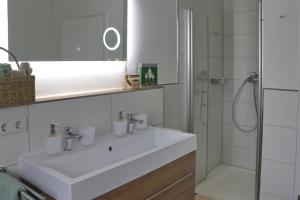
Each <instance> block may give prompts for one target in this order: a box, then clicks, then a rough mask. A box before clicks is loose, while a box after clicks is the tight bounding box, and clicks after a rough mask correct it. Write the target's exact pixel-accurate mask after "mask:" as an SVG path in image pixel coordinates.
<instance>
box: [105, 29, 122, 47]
mask: <svg viewBox="0 0 300 200" xmlns="http://www.w3.org/2000/svg"><path fill="white" fill-rule="evenodd" d="M103 43H104V46H105V47H106V48H107V49H108V50H110V51H115V50H116V49H118V48H119V46H120V44H121V36H120V33H119V31H118V30H117V29H116V28H113V27H110V28H107V29H106V30H105V31H104V34H103Z"/></svg>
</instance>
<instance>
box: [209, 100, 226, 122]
mask: <svg viewBox="0 0 300 200" xmlns="http://www.w3.org/2000/svg"><path fill="white" fill-rule="evenodd" d="M222 109H223V104H222V103H216V104H210V105H209V106H208V127H213V126H216V125H218V124H222V120H223V117H222Z"/></svg>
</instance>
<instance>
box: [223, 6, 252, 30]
mask: <svg viewBox="0 0 300 200" xmlns="http://www.w3.org/2000/svg"><path fill="white" fill-rule="evenodd" d="M256 17H257V14H256V11H245V12H237V13H227V14H225V16H224V34H225V35H232V34H255V33H256V27H257V25H256Z"/></svg>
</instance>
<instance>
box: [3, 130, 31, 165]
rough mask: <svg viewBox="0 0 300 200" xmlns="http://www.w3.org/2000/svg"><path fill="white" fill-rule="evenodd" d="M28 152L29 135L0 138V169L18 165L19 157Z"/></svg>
mask: <svg viewBox="0 0 300 200" xmlns="http://www.w3.org/2000/svg"><path fill="white" fill-rule="evenodd" d="M28 152H29V140H28V133H21V134H14V135H9V136H4V137H0V167H6V166H11V165H15V164H17V162H18V158H19V156H21V155H23V154H27V153H28Z"/></svg>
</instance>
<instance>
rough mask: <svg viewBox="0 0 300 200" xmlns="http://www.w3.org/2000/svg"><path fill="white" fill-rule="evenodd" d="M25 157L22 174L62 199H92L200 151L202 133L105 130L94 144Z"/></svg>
mask: <svg viewBox="0 0 300 200" xmlns="http://www.w3.org/2000/svg"><path fill="white" fill-rule="evenodd" d="M73 147H74V148H73V151H72V152H64V153H62V154H60V155H58V156H48V155H45V154H44V153H42V152H41V153H34V154H30V155H26V156H22V157H20V159H19V169H20V173H21V176H22V177H23V178H24V179H25V180H27V181H29V182H30V183H32V184H33V185H35V186H37V187H38V188H40V189H41V190H43V191H44V192H46V193H48V194H49V195H51V196H52V197H54V198H56V199H57V200H91V199H93V198H96V197H98V196H100V195H102V194H104V193H106V192H109V191H111V190H113V189H115V188H117V187H119V186H121V185H124V184H126V183H128V182H130V181H132V180H134V179H136V178H138V177H140V176H143V175H145V174H147V173H149V172H151V171H153V170H155V169H158V168H160V167H162V166H164V165H166V164H168V163H170V162H172V161H174V160H176V159H178V158H180V157H182V156H184V155H186V154H188V153H190V152H192V151H195V150H196V148H197V147H196V136H195V135H192V134H188V133H184V132H181V131H176V130H171V129H164V128H157V127H149V128H147V129H145V130H143V131H136V132H135V133H134V134H130V135H127V136H125V137H115V136H113V135H112V134H104V135H100V136H98V137H97V139H96V144H95V145H93V146H91V147H82V146H81V145H79V144H76V145H74V146H73Z"/></svg>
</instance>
